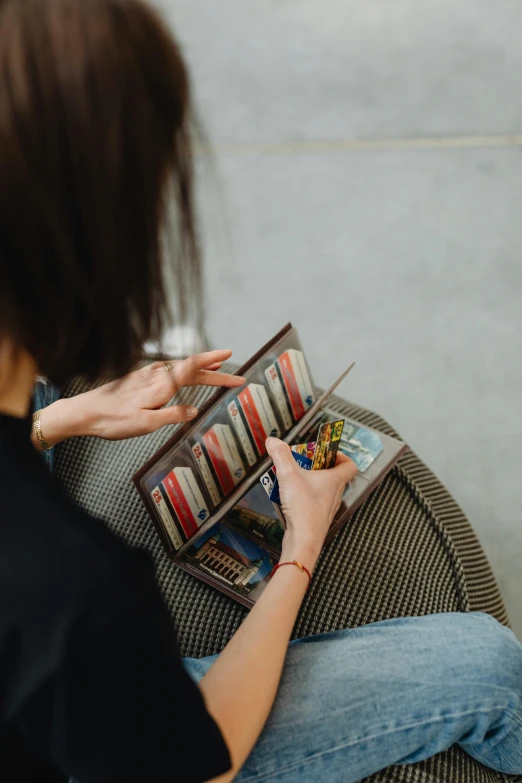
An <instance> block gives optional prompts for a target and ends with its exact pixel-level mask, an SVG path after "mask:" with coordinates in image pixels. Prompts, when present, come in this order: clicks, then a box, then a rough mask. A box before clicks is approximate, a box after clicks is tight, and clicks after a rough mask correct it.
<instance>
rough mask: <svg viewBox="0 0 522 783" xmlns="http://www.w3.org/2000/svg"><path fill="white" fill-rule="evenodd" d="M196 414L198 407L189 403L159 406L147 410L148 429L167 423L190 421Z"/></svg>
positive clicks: (151, 429)
mask: <svg viewBox="0 0 522 783" xmlns="http://www.w3.org/2000/svg"><path fill="white" fill-rule="evenodd" d="M197 414H198V409H197V408H193V407H192V406H190V405H171V406H170V407H168V408H160V409H159V410H157V411H149V414H148V417H149V424H150V431H151V432H154V430H157V429H159V428H160V427H165V426H166V425H167V424H181V422H184V421H190V420H191V419H193V418H194V417H195V416H197Z"/></svg>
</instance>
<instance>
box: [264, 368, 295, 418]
mask: <svg viewBox="0 0 522 783" xmlns="http://www.w3.org/2000/svg"><path fill="white" fill-rule="evenodd" d="M265 377H266V379H267V381H268V385H269V387H270V391H271V392H272V396H273V398H274V400H275V402H276V405H277V409H278V411H279V414H280V416H281V421H282V422H283V427H284V428H285V430H289V429H290V428H291V426H292V423H293V422H292V417H291V415H290V411H289V410H288V403H287V401H286V397H285V393H284V390H283V385H282V383H281V378H280V377H279V372H278V370H277V367H276V365H275V363H274V364H271V365H270V367H267V368H266V370H265Z"/></svg>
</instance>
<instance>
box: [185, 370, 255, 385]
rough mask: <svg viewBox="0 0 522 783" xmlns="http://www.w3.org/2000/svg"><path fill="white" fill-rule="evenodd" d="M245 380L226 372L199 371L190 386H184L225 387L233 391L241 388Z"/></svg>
mask: <svg viewBox="0 0 522 783" xmlns="http://www.w3.org/2000/svg"><path fill="white" fill-rule="evenodd" d="M244 382H245V379H244V378H243V377H241V375H230V374H229V373H227V372H217V371H216V370H201V371H200V372H198V374H197V375H196V378H195V379H194V381H193V382H192V383H191V384H188V383H185V384H183V385H184V386H188V385H191V386H193V385H196V384H198V385H199V384H201V386H227V387H228V388H230V389H235V388H236V387H237V386H242V385H243V384H244Z"/></svg>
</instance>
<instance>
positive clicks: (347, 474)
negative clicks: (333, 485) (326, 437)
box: [330, 451, 359, 484]
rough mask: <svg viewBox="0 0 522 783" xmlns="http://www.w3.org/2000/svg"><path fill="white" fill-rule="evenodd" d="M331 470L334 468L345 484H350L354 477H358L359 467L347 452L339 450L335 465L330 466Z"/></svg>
mask: <svg viewBox="0 0 522 783" xmlns="http://www.w3.org/2000/svg"><path fill="white" fill-rule="evenodd" d="M330 470H334V471H335V472H336V473H337V475H338V476H339V478H340V479H342V480H343V482H344V483H345V484H348V482H350V481H352V479H354V478H355V477H356V475H357V473H358V471H359V468H358V467H357V465H356V464H355V462H354V461H353V459H350V457H347V456H346V454H343V453H342V451H338V452H337V459H336V461H335V466H334V467H333V468H330Z"/></svg>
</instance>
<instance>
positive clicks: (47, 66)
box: [0, 0, 201, 383]
mask: <svg viewBox="0 0 522 783" xmlns="http://www.w3.org/2000/svg"><path fill="white" fill-rule="evenodd" d="M191 133H192V120H191V108H190V88H189V80H188V76H187V71H186V68H185V66H184V63H183V59H182V56H181V53H180V49H179V47H178V45H177V44H176V42H175V41H174V39H173V37H172V35H171V33H170V32H169V30H168V29H167V27H166V25H165V24H164V23H163V21H162V20H161V18H160V16H159V15H158V14H157V12H155V11H154V10H153V9H152V8H151V7H150V6H149V5H147V4H146V3H145V2H142V1H141V0H0V340H1V339H2V336H7V337H9V338H10V340H11V341H12V342H13V343H14V345H15V346H18V347H23V348H25V349H26V350H27V351H29V352H30V354H31V355H32V356H33V358H34V359H35V361H36V364H37V366H38V370H39V372H40V373H41V374H42V375H45V376H46V377H48V378H50V379H51V380H52V381H54V382H55V383H63V382H64V381H65V380H67V379H69V378H70V377H72V376H73V375H75V374H85V375H87V376H88V377H91V378H95V377H98V376H100V375H102V374H103V375H108V376H112V377H116V376H119V375H122V374H124V373H125V372H127V371H128V370H129V369H130V368H131V367H132V366H133V364H134V363H135V362H136V360H137V359H138V357H139V355H140V352H141V348H142V345H143V343H144V342H145V341H146V340H149V339H158V338H159V336H160V334H161V332H162V330H163V329H164V327H165V325H166V324H167V322H169V320H170V315H171V313H170V307H169V299H173V300H174V301H175V302H176V303H177V307H176V315H177V317H179V318H180V319H184V318H186V317H187V316H188V314H189V312H191V313H192V315H194V313H197V314H199V312H200V310H199V309H198V307H197V303H198V302H199V303H200V302H201V270H200V258H199V253H198V244H197V238H196V227H195V218H194V205H193V170H192V166H193V161H192V149H191ZM172 209H174V221H172V219H171V220H167V219H166V218H167V215H168V214H169V215H170V217H171V218H172ZM165 231H169V232H171V233H172V232H174V236H175V240H176V241H175V245H174V246H175V249H176V252H175V254H174V257H173V258H169V259H168V267H169V268H168V269H167V268H166V265H165V258H164V255H165V254H164V252H163V250H164V242H163V237H164V233H165ZM169 245H170V246H172V243H169ZM166 276H167V278H168V279H169V281H171V284H172V285H173V287H174V289H175V290H174V291H173V292H169V293H170V294H171V296H170V297H169V295H168V292H167V290H166V287H167V286H166ZM172 295H173V296H172ZM193 303H196V306H195V308H194V307H192V305H193Z"/></svg>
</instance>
